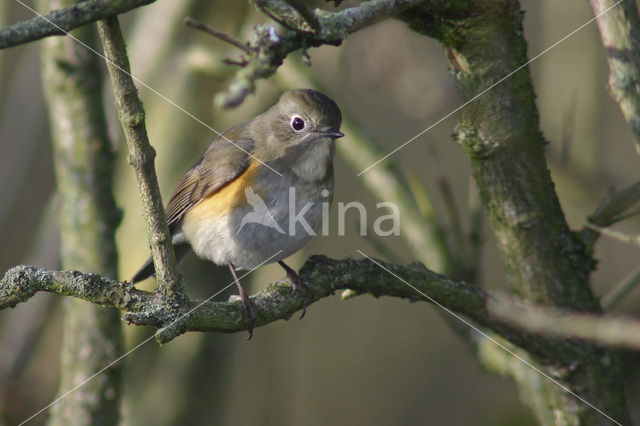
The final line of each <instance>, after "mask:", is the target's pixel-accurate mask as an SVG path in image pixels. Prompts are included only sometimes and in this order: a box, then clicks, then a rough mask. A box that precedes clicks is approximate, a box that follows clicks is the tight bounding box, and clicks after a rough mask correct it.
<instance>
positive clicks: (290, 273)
mask: <svg viewBox="0 0 640 426" xmlns="http://www.w3.org/2000/svg"><path fill="white" fill-rule="evenodd" d="M278 263H279V264H280V266H282V268H283V269H284V270H285V271H286V272H287V278H289V281H291V284H292V285H293V291H298V292H300V296H301V297H302V315H300V318H299V319H302V318H304V314H306V313H307V291H309V287H307V285H306V284H305V283H304V282H303V281H302V278H300V275H298V273H297V272H296V271H294V270H293V269H291V267H289V265H287V264H286V263H284V262H283V261H279V262H278Z"/></svg>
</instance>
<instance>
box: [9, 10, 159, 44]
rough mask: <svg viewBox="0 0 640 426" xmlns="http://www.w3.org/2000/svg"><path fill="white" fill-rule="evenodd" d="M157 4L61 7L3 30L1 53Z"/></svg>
mask: <svg viewBox="0 0 640 426" xmlns="http://www.w3.org/2000/svg"><path fill="white" fill-rule="evenodd" d="M154 1H155V0H84V1H81V2H78V3H77V4H74V5H71V6H67V7H61V8H60V9H56V10H54V11H52V12H50V13H48V14H45V15H43V16H44V18H46V19H43V18H41V17H40V16H36V17H35V18H31V19H29V20H26V21H22V22H18V23H16V24H13V25H10V26H8V27H6V28H2V29H0V49H4V48H7V47H12V46H18V45H20V44H24V43H28V42H31V41H35V40H40V39H42V38H44V37H49V36H55V35H64V34H66V33H67V32H69V31H71V30H72V29H74V28H78V27H81V26H83V25H86V24H88V23H91V22H95V21H98V20H100V19H104V18H107V17H109V16H115V15H118V14H121V13H125V12H128V11H130V10H131V9H135V8H137V7H140V6H144V5H147V4H149V3H153V2H154Z"/></svg>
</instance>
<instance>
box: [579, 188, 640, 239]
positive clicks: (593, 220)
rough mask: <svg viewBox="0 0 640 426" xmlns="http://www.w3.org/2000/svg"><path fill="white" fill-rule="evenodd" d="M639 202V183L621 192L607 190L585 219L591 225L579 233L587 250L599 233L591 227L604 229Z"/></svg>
mask: <svg viewBox="0 0 640 426" xmlns="http://www.w3.org/2000/svg"><path fill="white" fill-rule="evenodd" d="M639 200H640V181H638V182H636V183H634V184H632V185H630V186H629V187H627V188H625V189H623V190H622V191H614V190H613V189H611V190H609V192H608V193H607V195H606V196H605V197H604V199H603V200H602V202H601V203H600V205H599V206H598V207H597V208H596V210H595V211H594V212H593V213H592V214H591V215H590V216H589V217H588V218H587V220H588V222H589V223H590V224H591V225H592V226H591V227H590V226H586V225H585V227H584V228H583V229H582V231H581V237H582V240H583V241H584V243H585V245H586V246H587V248H588V249H589V250H593V245H594V244H595V242H596V240H597V239H598V236H599V233H598V232H596V230H594V228H593V225H595V226H598V227H602V228H606V227H607V226H611V225H613V224H614V223H616V222H618V221H619V220H621V218H624V217H626V216H623V214H624V212H626V211H627V210H628V209H630V208H631V207H633V205H634V204H636V203H637V202H638V201H639Z"/></svg>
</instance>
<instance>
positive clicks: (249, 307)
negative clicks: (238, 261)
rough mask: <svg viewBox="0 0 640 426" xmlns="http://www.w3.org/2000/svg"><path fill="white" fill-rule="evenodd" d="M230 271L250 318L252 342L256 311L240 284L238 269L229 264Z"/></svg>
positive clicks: (245, 311)
mask: <svg viewBox="0 0 640 426" xmlns="http://www.w3.org/2000/svg"><path fill="white" fill-rule="evenodd" d="M229 270H230V271H231V275H233V279H234V280H235V282H236V287H238V293H239V294H240V299H241V300H242V306H243V307H244V313H245V315H246V316H247V317H248V318H249V338H248V339H247V340H251V337H253V324H254V323H255V321H256V311H255V307H254V306H253V303H252V302H251V299H249V296H248V295H247V292H246V291H244V288H243V287H242V284H240V280H239V279H238V274H236V268H235V267H234V266H233V263H231V262H229Z"/></svg>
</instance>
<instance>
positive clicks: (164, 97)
mask: <svg viewBox="0 0 640 426" xmlns="http://www.w3.org/2000/svg"><path fill="white" fill-rule="evenodd" d="M15 1H16V2H18V3H20V4H21V5H22V6H24V7H25V8H27V9H29V10H30V11H31V12H33V13H35V14H36V15H38V16H39V17H40V18H42V19H44V20H45V21H47V22H48V23H49V24H51V25H53V26H54V27H56V28H57V29H58V30H60V31H62V32H63V33H64V34H65V35H67V36H69V37H71V38H72V39H73V40H75V41H76V42H78V43H79V44H81V45H82V46H84V47H85V48H87V49H89V50H90V51H91V52H93V53H95V54H96V55H98V56H99V57H100V58H102V59H103V60H104V61H105V62H106V63H108V64H111V65H113V66H114V67H116V68H118V70H120V71H121V72H123V73H124V74H126V75H128V76H129V77H131V78H132V79H133V80H135V81H136V82H138V84H140V85H142V86H144V87H146V88H147V89H149V90H150V91H152V92H153V93H155V94H156V95H158V96H160V97H161V98H162V99H164V100H165V101H167V102H169V103H170V104H171V105H173V106H174V107H176V108H178V109H179V110H180V111H182V112H183V113H185V114H186V115H188V116H189V117H191V118H192V119H194V120H195V121H197V122H198V123H200V124H202V125H203V126H204V127H206V128H207V129H209V130H211V131H212V132H213V133H215V134H216V135H218V136H219V137H221V138H222V139H224V140H226V141H227V142H229V143H230V144H232V145H233V146H235V147H236V148H238V149H239V150H240V151H242V152H244V153H245V154H247V155H249V156H250V157H252V158H253V159H255V160H256V161H258V162H259V163H262V165H264V166H266V167H268V168H269V169H271V171H273V172H274V173H276V174H277V175H279V176H282V173H280V172H279V171H277V170H276V169H274V168H273V167H271V166H269V165H268V164H267V163H265V162H264V161H262V160H261V159H259V158H258V157H256V156H255V155H253V154H252V153H250V152H249V151H247V150H245V149H244V148H242V147H241V146H240V145H238V144H236V143H235V142H233V141H232V140H231V139H229V138H227V137H226V136H225V135H223V134H222V133H220V132H219V131H217V130H216V129H214V128H213V127H211V126H209V125H208V124H207V123H205V122H204V121H202V120H200V119H199V118H198V117H196V116H195V115H193V114H192V113H190V112H189V111H187V110H186V109H184V108H183V107H181V106H180V105H178V104H177V103H175V102H174V101H172V100H171V99H169V98H168V97H167V96H165V95H163V94H162V93H160V92H158V91H157V90H156V89H154V88H153V87H151V86H149V85H148V84H147V83H145V82H144V81H142V80H140V79H139V78H137V77H136V76H134V75H133V74H131V73H130V72H128V71H125V70H124V69H122V68H121V67H120V66H119V65H117V64H114V63H113V62H112V61H110V60H109V59H107V57H106V56H104V55H103V54H101V53H100V52H98V51H97V50H95V49H94V48H92V47H91V46H89V45H87V44H86V43H84V42H83V41H82V40H79V39H78V38H76V37H74V36H72V35H71V34H69V33H68V32H67V31H65V30H63V29H62V28H61V27H60V26H58V25H57V24H55V23H54V22H52V21H51V20H49V19H47V17H46V16H44V15H42V14H41V13H40V12H38V11H37V10H35V9H32V8H31V7H29V6H27V5H26V4H24V3H23V2H22V1H21V0H15Z"/></svg>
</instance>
